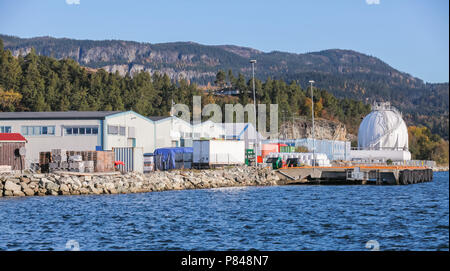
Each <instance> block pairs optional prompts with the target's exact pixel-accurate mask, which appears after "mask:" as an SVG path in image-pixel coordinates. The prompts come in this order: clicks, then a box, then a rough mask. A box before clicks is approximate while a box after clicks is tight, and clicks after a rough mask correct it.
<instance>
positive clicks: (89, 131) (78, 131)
mask: <svg viewBox="0 0 450 271" xmlns="http://www.w3.org/2000/svg"><path fill="white" fill-rule="evenodd" d="M64 131H65V135H97V134H98V127H64Z"/></svg>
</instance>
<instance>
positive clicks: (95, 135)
mask: <svg viewBox="0 0 450 271" xmlns="http://www.w3.org/2000/svg"><path fill="white" fill-rule="evenodd" d="M0 127H3V129H5V130H7V131H9V132H11V133H21V134H22V135H23V136H24V137H25V138H26V139H27V141H28V143H27V145H26V164H27V166H28V167H29V166H30V165H31V164H32V163H39V152H48V151H50V150H52V149H66V150H73V151H86V150H111V149H112V148H113V147H142V148H143V149H144V151H149V152H150V151H153V150H154V148H155V147H156V142H155V140H154V138H155V137H153V136H150V135H152V134H155V124H154V122H153V121H152V120H150V119H148V118H146V117H144V116H141V115H139V114H138V113H136V112H133V111H126V112H120V111H66V112H0Z"/></svg>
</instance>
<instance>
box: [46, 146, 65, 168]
mask: <svg viewBox="0 0 450 271" xmlns="http://www.w3.org/2000/svg"><path fill="white" fill-rule="evenodd" d="M68 167H69V163H67V154H66V151H65V150H62V149H53V150H52V151H51V162H50V163H49V171H50V172H53V171H56V170H62V171H66V170H67V168H68Z"/></svg>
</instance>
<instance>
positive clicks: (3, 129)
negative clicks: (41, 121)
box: [0, 125, 135, 136]
mask: <svg viewBox="0 0 450 271" xmlns="http://www.w3.org/2000/svg"><path fill="white" fill-rule="evenodd" d="M129 129H130V131H129V133H130V136H134V133H135V131H134V127H130V128H129ZM0 133H11V126H0ZM97 134H98V127H97V126H74V127H67V126H64V135H97ZM108 134H109V135H121V136H125V135H126V127H124V126H117V125H108ZM22 135H28V136H30V135H55V126H22Z"/></svg>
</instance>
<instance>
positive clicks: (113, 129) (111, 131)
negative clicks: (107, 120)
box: [108, 125, 119, 135]
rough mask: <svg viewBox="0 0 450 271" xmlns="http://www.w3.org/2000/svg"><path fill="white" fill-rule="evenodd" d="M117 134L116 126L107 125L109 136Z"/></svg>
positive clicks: (117, 128)
mask: <svg viewBox="0 0 450 271" xmlns="http://www.w3.org/2000/svg"><path fill="white" fill-rule="evenodd" d="M118 133H119V127H118V126H112V125H108V134H109V135H117V134H118Z"/></svg>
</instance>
